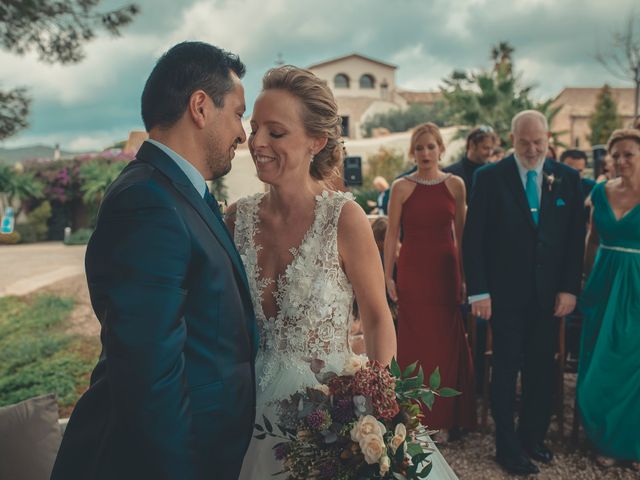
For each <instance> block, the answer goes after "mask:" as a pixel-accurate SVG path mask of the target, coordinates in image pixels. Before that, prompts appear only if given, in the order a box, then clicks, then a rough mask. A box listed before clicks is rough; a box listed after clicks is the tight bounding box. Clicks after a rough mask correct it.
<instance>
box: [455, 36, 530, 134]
mask: <svg viewBox="0 0 640 480" xmlns="http://www.w3.org/2000/svg"><path fill="white" fill-rule="evenodd" d="M513 51H514V49H513V48H512V47H511V46H510V45H509V44H508V43H506V42H502V43H500V44H499V45H498V46H496V47H493V49H492V55H491V56H492V59H493V60H494V66H493V68H492V69H491V70H480V71H477V72H465V71H461V70H457V71H454V72H453V73H452V74H451V75H450V76H449V77H448V78H446V79H444V87H443V93H444V96H445V99H446V100H447V102H448V106H449V114H450V116H451V119H452V120H453V122H454V123H456V124H458V125H464V126H467V127H469V128H472V127H474V126H475V125H481V124H482V125H490V126H491V127H493V129H494V130H495V131H496V133H497V134H498V136H499V137H500V143H501V144H502V145H505V146H506V145H509V144H510V140H509V132H510V130H511V119H512V118H513V116H514V115H515V114H516V113H518V112H520V111H522V110H527V109H531V108H534V107H535V104H534V102H533V101H532V100H531V99H530V98H529V95H530V93H531V89H532V88H533V87H532V86H528V85H522V84H521V82H520V77H519V75H517V74H515V73H514V69H513V64H512V60H511V54H512V53H513ZM462 135H466V132H465V131H464V130H463V131H462V132H461V136H462Z"/></svg>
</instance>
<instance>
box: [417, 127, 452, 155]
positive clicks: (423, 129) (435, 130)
mask: <svg viewBox="0 0 640 480" xmlns="http://www.w3.org/2000/svg"><path fill="white" fill-rule="evenodd" d="M424 133H428V134H429V135H431V136H433V138H435V140H436V143H437V144H438V147H440V153H441V154H442V153H444V150H445V148H444V141H443V140H442V135H441V134H440V129H439V128H438V126H437V125H436V124H435V123H431V122H427V123H422V124H420V125H418V126H417V127H415V128H414V129H413V133H412V134H411V142H410V143H409V156H410V157H411V158H413V151H414V150H415V148H416V142H417V141H418V137H420V135H422V134H424Z"/></svg>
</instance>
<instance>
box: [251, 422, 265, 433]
mask: <svg viewBox="0 0 640 480" xmlns="http://www.w3.org/2000/svg"><path fill="white" fill-rule="evenodd" d="M253 428H254V429H255V430H258V431H259V432H264V427H263V426H262V425H260V424H259V423H254V424H253Z"/></svg>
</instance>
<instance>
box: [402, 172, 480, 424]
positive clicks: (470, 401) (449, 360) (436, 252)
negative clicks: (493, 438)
mask: <svg viewBox="0 0 640 480" xmlns="http://www.w3.org/2000/svg"><path fill="white" fill-rule="evenodd" d="M407 181H411V180H410V179H407ZM455 210H456V206H455V199H454V198H453V195H452V194H451V192H449V189H448V188H447V186H446V185H445V182H444V181H443V182H441V183H438V184H436V185H422V184H416V188H415V189H414V191H413V192H412V193H411V195H410V196H409V198H408V199H407V200H406V201H405V203H404V204H403V206H402V218H401V222H402V231H403V239H402V248H401V250H400V256H399V258H398V267H397V268H398V270H397V292H398V363H399V364H400V366H402V367H403V368H404V367H406V366H407V365H409V364H411V363H413V362H415V361H416V360H418V361H419V362H420V365H422V368H423V369H424V372H425V377H426V378H429V375H430V374H431V372H432V371H433V370H434V369H435V368H436V367H440V375H441V378H442V383H441V384H442V386H444V387H452V388H455V389H456V390H459V391H461V392H463V393H462V395H460V396H458V397H453V398H437V399H436V402H435V404H434V406H433V410H431V411H429V410H427V409H425V411H424V412H423V413H424V414H425V419H424V423H426V424H427V425H428V426H429V427H431V428H440V429H450V428H452V427H463V428H474V427H475V425H476V413H475V405H474V395H473V393H474V392H473V363H472V360H471V353H470V351H469V345H468V344H467V341H466V338H465V330H464V326H463V323H462V315H461V313H460V307H459V304H460V266H459V258H458V257H459V256H458V249H457V248H456V245H455V242H454V236H453V221H454V219H455Z"/></svg>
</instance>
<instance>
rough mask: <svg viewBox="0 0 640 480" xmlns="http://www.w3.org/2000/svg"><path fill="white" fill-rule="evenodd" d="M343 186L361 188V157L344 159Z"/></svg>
mask: <svg viewBox="0 0 640 480" xmlns="http://www.w3.org/2000/svg"><path fill="white" fill-rule="evenodd" d="M344 184H345V185H346V186H348V187H350V186H355V187H360V186H362V157H346V158H345V159H344Z"/></svg>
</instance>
